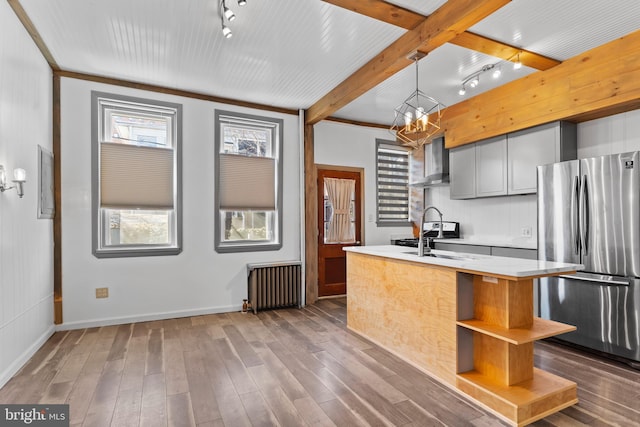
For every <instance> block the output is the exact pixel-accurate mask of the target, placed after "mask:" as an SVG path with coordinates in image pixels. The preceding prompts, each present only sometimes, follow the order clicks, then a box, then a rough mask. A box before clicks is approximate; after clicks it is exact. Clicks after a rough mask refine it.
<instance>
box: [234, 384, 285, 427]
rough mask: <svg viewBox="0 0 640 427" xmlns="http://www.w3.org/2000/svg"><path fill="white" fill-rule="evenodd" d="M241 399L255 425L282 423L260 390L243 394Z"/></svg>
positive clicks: (258, 426)
mask: <svg viewBox="0 0 640 427" xmlns="http://www.w3.org/2000/svg"><path fill="white" fill-rule="evenodd" d="M240 399H241V400H242V405H243V406H244V409H245V411H246V413H247V416H248V417H249V421H250V422H251V425H252V426H253V427H268V426H279V425H280V424H279V423H278V420H277V419H276V417H275V415H273V412H271V409H269V406H268V405H267V402H265V400H264V398H263V397H262V394H260V392H259V391H257V390H256V391H252V392H250V393H245V394H241V395H240Z"/></svg>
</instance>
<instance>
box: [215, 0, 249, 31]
mask: <svg viewBox="0 0 640 427" xmlns="http://www.w3.org/2000/svg"><path fill="white" fill-rule="evenodd" d="M218 1H219V9H218V12H219V14H220V23H221V28H222V35H223V36H224V37H225V38H226V39H228V38H231V36H232V35H233V34H232V33H231V28H229V27H228V26H227V25H226V24H225V20H226V22H232V21H233V20H235V19H236V14H235V13H233V11H232V10H231V9H229V8H228V7H227V0H218ZM246 4H247V1H246V0H238V6H245V5H246Z"/></svg>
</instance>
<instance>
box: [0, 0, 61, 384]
mask: <svg viewBox="0 0 640 427" xmlns="http://www.w3.org/2000/svg"><path fill="white" fill-rule="evenodd" d="M0 28H2V37H0V164H2V165H4V167H5V169H6V170H7V175H8V178H9V179H12V178H13V169H14V168H16V167H21V168H23V169H25V170H26V171H27V182H26V184H25V188H24V193H25V195H24V198H22V199H20V198H18V196H17V194H16V191H15V190H8V191H6V192H5V193H0V387H2V386H3V385H4V384H5V383H6V382H7V381H8V380H9V379H10V378H11V376H12V375H13V374H15V373H16V372H17V371H18V369H20V367H21V366H22V365H23V364H24V363H25V362H26V361H27V360H28V358H29V357H31V355H32V354H33V353H34V352H35V351H36V350H37V349H38V348H39V347H40V345H42V343H43V342H44V341H45V340H46V339H47V338H48V337H49V336H50V335H51V334H52V333H53V331H54V327H53V223H52V221H51V220H47V219H40V220H39V219H38V218H37V210H38V196H37V190H38V168H37V156H38V145H41V146H42V147H44V148H46V149H48V150H49V151H51V148H52V133H51V129H52V95H51V93H52V84H51V79H52V77H51V70H50V68H49V66H48V64H47V62H46V61H45V60H44V59H43V57H42V55H41V54H40V52H39V51H38V49H37V48H36V46H35V44H34V43H33V41H32V40H31V38H30V37H29V35H28V34H27V32H26V31H25V29H24V27H23V26H22V24H21V23H20V22H19V21H18V18H17V17H16V16H15V14H14V12H13V10H12V9H11V7H10V6H9V4H8V3H7V2H4V1H3V2H0Z"/></svg>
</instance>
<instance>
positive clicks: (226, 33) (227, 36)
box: [222, 25, 233, 39]
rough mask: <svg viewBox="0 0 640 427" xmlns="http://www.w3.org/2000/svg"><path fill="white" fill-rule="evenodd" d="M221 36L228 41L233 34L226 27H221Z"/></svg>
mask: <svg viewBox="0 0 640 427" xmlns="http://www.w3.org/2000/svg"><path fill="white" fill-rule="evenodd" d="M222 35H223V36H224V38H225V39H230V38H231V36H233V33H231V28H229V27H227V26H226V25H222Z"/></svg>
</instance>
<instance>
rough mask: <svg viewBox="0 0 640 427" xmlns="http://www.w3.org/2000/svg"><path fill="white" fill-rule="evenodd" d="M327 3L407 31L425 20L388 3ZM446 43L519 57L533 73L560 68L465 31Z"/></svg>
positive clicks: (347, 0)
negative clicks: (534, 70) (532, 69)
mask: <svg viewBox="0 0 640 427" xmlns="http://www.w3.org/2000/svg"><path fill="white" fill-rule="evenodd" d="M324 1H325V2H326V3H330V4H333V5H335V6H339V7H342V8H343V9H348V10H350V11H352V12H356V13H359V14H361V15H365V16H368V17H370V18H374V19H377V20H379V21H383V22H386V23H387V24H392V25H395V26H398V27H401V28H404V29H406V30H412V29H414V28H415V27H416V26H417V25H418V24H420V23H421V22H423V21H424V20H425V19H426V18H427V17H426V16H424V15H421V14H419V13H416V12H413V11H411V10H408V9H403V8H401V7H399V6H396V5H393V4H391V3H387V2H386V1H383V0H324ZM449 43H451V44H455V45H456V46H460V47H464V48H467V49H471V50H475V51H476V52H480V53H484V54H485V55H491V56H494V57H496V58H500V59H504V60H505V61H513V60H515V58H516V57H517V55H518V54H520V58H519V59H520V62H522V64H523V65H526V66H527V67H530V68H534V69H536V70H548V69H549V68H551V67H555V66H556V65H558V64H560V61H557V60H555V59H552V58H549V57H546V56H543V55H539V54H537V53H535V52H531V51H528V50H526V49H522V48H519V47H517V46H512V45H509V44H506V43H502V42H499V41H497V40H493V39H490V38H488V37H484V36H481V35H479V34H475V33H472V32H470V31H464V32H462V33H460V34H458V35H457V36H456V37H454V38H453V39H452V40H451V41H450V42H449Z"/></svg>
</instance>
